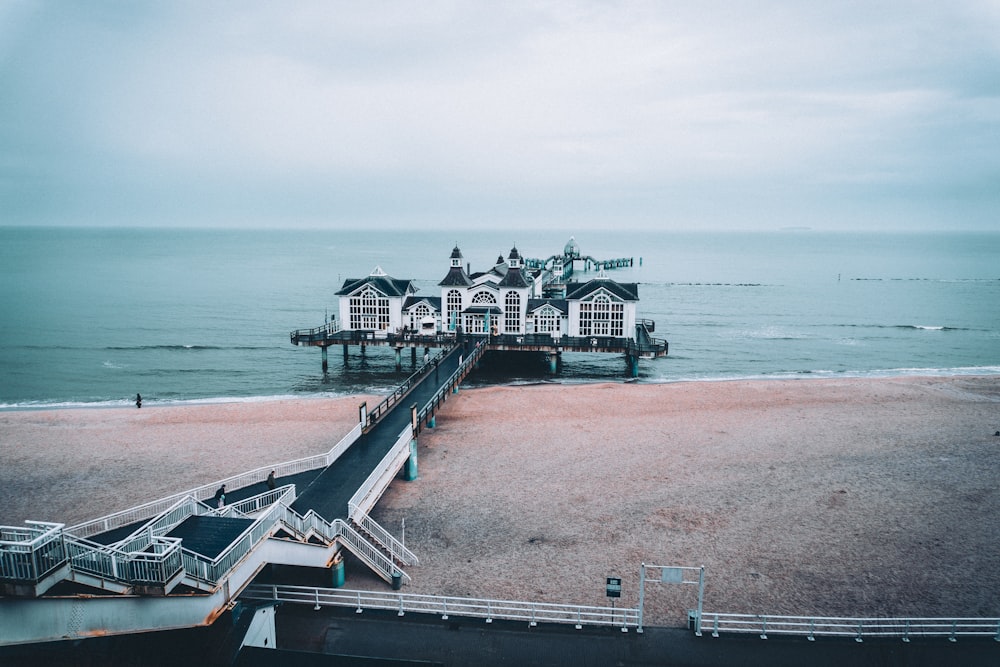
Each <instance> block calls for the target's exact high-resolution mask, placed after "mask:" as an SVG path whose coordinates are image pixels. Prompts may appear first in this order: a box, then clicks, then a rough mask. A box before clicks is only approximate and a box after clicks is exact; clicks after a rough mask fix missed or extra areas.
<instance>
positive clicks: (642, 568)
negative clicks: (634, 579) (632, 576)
mask: <svg viewBox="0 0 1000 667" xmlns="http://www.w3.org/2000/svg"><path fill="white" fill-rule="evenodd" d="M645 599H646V564H645V563H640V564H639V629H638V630H637V632H640V633H641V632H642V606H643V603H644V601H645Z"/></svg>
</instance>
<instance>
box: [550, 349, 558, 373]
mask: <svg viewBox="0 0 1000 667" xmlns="http://www.w3.org/2000/svg"><path fill="white" fill-rule="evenodd" d="M558 370H559V353H558V352H550V353H549V372H550V373H556V372H557V371H558Z"/></svg>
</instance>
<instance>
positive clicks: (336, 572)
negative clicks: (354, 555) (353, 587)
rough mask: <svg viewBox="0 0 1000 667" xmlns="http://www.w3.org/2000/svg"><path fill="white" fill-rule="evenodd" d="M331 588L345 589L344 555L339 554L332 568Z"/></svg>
mask: <svg viewBox="0 0 1000 667" xmlns="http://www.w3.org/2000/svg"><path fill="white" fill-rule="evenodd" d="M330 586H331V587H333V588H343V587H344V554H342V553H338V554H337V555H336V556H335V557H334V559H333V565H331V566H330Z"/></svg>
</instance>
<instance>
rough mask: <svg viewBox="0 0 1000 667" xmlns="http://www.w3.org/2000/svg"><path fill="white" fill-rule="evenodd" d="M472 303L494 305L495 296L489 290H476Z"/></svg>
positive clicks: (495, 301)
mask: <svg viewBox="0 0 1000 667" xmlns="http://www.w3.org/2000/svg"><path fill="white" fill-rule="evenodd" d="M472 303H474V304H477V305H482V304H484V303H488V304H490V305H493V306H495V305H496V303H497V298H496V297H495V296H493V295H492V294H491V293H490V292H476V294H475V295H474V296H473V297H472Z"/></svg>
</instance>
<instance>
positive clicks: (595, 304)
mask: <svg viewBox="0 0 1000 667" xmlns="http://www.w3.org/2000/svg"><path fill="white" fill-rule="evenodd" d="M624 332H625V304H624V303H622V302H621V301H612V300H611V297H609V296H608V295H607V294H598V295H597V296H595V297H594V298H593V299H591V300H590V301H582V302H580V335H581V336H616V337H619V338H620V337H622V336H623V335H624Z"/></svg>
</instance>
